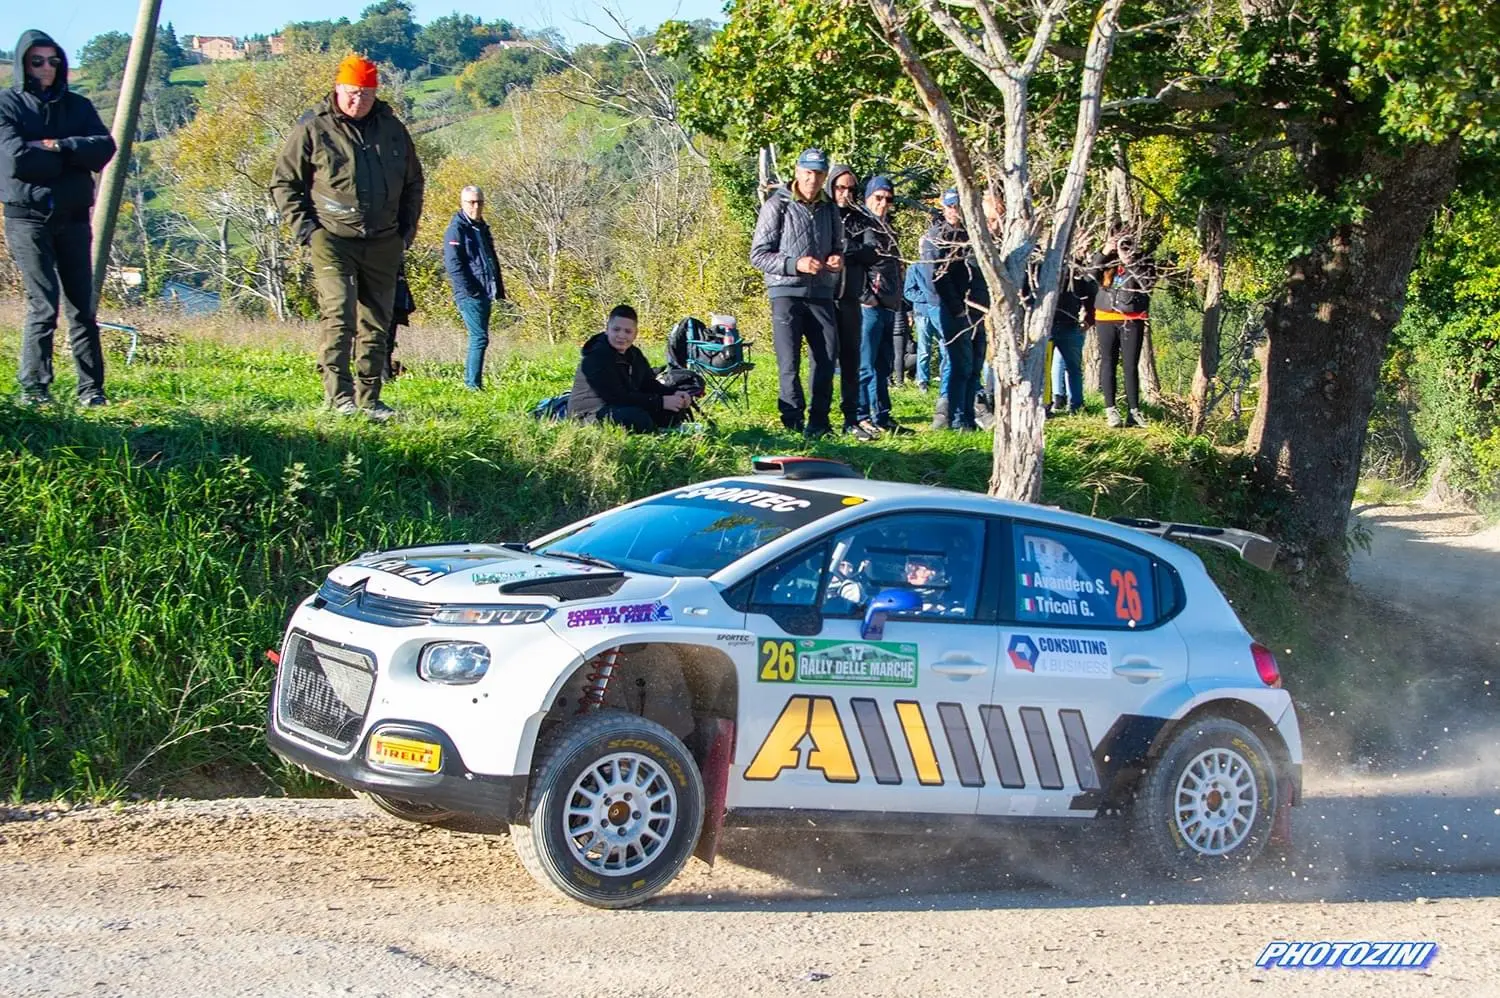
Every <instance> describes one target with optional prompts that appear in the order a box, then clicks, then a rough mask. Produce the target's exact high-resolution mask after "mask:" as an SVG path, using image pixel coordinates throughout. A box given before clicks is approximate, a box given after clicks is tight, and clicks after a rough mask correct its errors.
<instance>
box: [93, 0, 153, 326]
mask: <svg viewBox="0 0 1500 998" xmlns="http://www.w3.org/2000/svg"><path fill="white" fill-rule="evenodd" d="M160 14H161V0H141V9H140V12H139V13H138V14H137V15H136V19H135V37H134V38H132V39H131V42H130V54H129V55H128V56H127V57H126V59H125V81H124V82H123V83H122V84H121V85H120V102H119V103H118V104H116V105H115V123H114V127H113V128H111V129H110V134H112V135H113V136H114V137H115V149H116V152H115V158H114V159H112V160H110V161H109V165H108V166H106V167H105V168H104V174H103V176H102V177H101V178H100V181H99V197H98V200H97V201H96V202H95V203H94V304H95V305H97V304H98V303H99V292H100V290H101V289H102V288H103V287H104V272H105V270H107V269H108V268H109V245H110V243H111V242H113V241H114V238H115V219H116V218H118V217H119V215H120V195H121V194H122V193H123V192H124V190H125V176H126V174H128V173H129V172H130V147H131V145H132V144H133V143H134V142H135V122H136V119H137V118H138V117H140V112H141V97H142V95H143V94H145V92H146V77H147V76H148V75H149V74H150V70H151V50H152V48H154V47H155V45H156V19H157V17H158V16H159V15H160Z"/></svg>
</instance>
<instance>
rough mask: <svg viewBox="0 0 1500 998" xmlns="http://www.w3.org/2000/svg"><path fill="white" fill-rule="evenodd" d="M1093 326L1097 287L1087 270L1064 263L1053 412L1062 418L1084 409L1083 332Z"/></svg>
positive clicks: (1055, 330)
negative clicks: (1095, 290)
mask: <svg viewBox="0 0 1500 998" xmlns="http://www.w3.org/2000/svg"><path fill="white" fill-rule="evenodd" d="M1093 324H1094V283H1093V281H1091V280H1089V276H1088V273H1087V272H1086V269H1085V268H1084V267H1082V266H1080V265H1078V264H1076V263H1071V262H1068V263H1064V264H1063V272H1062V276H1061V278H1060V279H1059V284H1058V289H1057V311H1055V312H1053V313H1052V348H1053V349H1054V350H1056V351H1057V355H1056V356H1055V357H1054V359H1053V362H1052V408H1051V410H1050V411H1049V415H1053V416H1061V415H1065V414H1068V413H1074V412H1078V411H1079V410H1081V409H1082V408H1083V338H1084V332H1083V331H1084V330H1085V329H1087V328H1088V327H1089V326H1092V325H1093Z"/></svg>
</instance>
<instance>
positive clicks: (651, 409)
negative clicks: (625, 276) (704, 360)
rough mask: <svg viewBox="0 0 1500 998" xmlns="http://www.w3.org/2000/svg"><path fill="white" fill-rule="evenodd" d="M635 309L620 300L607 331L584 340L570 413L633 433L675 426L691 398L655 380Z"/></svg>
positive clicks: (574, 417) (610, 314)
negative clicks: (638, 343)
mask: <svg viewBox="0 0 1500 998" xmlns="http://www.w3.org/2000/svg"><path fill="white" fill-rule="evenodd" d="M636 322H637V319H636V314H635V309H633V308H631V307H630V306H629V305H616V306H615V308H614V311H612V312H610V313H609V323H608V325H606V326H605V329H604V332H602V333H595V334H594V335H593V336H592V337H590V338H589V341H588V342H587V343H585V344H584V345H583V350H582V357H581V358H580V359H579V361H578V373H577V374H575V375H574V376H573V394H572V396H571V397H570V398H569V399H568V415H569V416H570V417H572V418H573V419H576V420H579V421H581V422H585V423H606V422H608V423H618V424H619V425H621V426H623V427H625V428H626V429H627V430H630V431H632V432H635V433H650V432H652V431H653V430H659V429H665V428H667V427H670V426H676V425H678V424H679V423H681V422H682V421H683V420H684V419H685V418H687V414H688V411H689V409H688V407H689V406H690V405H691V404H692V401H693V397H692V396H691V395H689V394H688V393H687V392H683V391H678V390H677V389H675V388H672V387H670V386H668V385H664V384H662V383H661V382H660V381H657V380H656V375H655V374H653V373H652V371H651V365H650V364H649V363H647V362H646V355H645V354H643V353H641V351H640V350H639V348H637V347H636V345H635V336H636Z"/></svg>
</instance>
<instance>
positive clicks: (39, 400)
mask: <svg viewBox="0 0 1500 998" xmlns="http://www.w3.org/2000/svg"><path fill="white" fill-rule="evenodd" d="M21 404H22V405H29V406H43V405H51V404H52V393H51V392H49V391H47V389H45V388H27V389H24V390H23V391H22V392H21Z"/></svg>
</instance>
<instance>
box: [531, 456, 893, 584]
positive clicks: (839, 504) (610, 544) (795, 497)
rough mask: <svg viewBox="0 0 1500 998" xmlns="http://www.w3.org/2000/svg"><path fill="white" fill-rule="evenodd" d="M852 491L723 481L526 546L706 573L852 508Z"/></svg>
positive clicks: (656, 570) (663, 570)
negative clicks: (841, 491) (846, 492)
mask: <svg viewBox="0 0 1500 998" xmlns="http://www.w3.org/2000/svg"><path fill="white" fill-rule="evenodd" d="M863 502H864V500H863V499H861V498H859V497H857V496H844V495H835V494H830V493H827V492H812V491H808V490H803V489H796V488H789V487H787V486H786V485H784V484H782V482H781V481H780V480H779V479H778V480H775V481H771V482H723V483H720V484H717V485H711V486H694V487H692V488H688V489H684V490H683V491H681V492H677V493H673V494H670V495H666V496H662V497H661V498H659V499H655V500H652V501H651V502H648V503H644V504H642V505H639V506H633V507H631V508H629V509H622V510H616V511H614V512H610V513H605V514H604V515H603V516H600V517H599V518H597V519H595V520H591V521H589V522H588V523H585V524H584V525H582V526H581V527H579V528H578V529H576V530H574V531H572V532H571V533H568V534H565V535H564V536H562V537H558V538H554V539H553V540H552V541H550V542H549V543H547V544H545V545H542V546H540V547H536V548H533V550H535V551H538V552H540V553H543V554H546V553H554V554H556V553H563V554H576V555H585V556H588V557H590V558H600V559H603V560H605V561H608V562H610V563H611V564H613V565H615V566H617V567H619V568H622V569H625V570H626V571H631V572H642V573H646V574H649V575H698V576H705V575H712V574H713V573H715V572H717V571H719V570H720V569H722V568H724V567H725V566H727V565H729V564H730V563H732V562H734V561H736V560H738V559H739V558H742V557H744V556H745V555H747V554H749V553H750V552H752V551H754V550H755V549H756V548H759V547H763V546H765V545H766V544H769V543H771V542H772V541H774V540H776V539H777V538H779V537H782V536H784V535H785V534H788V533H791V532H792V531H793V530H796V529H797V528H798V527H802V526H806V525H807V524H809V523H812V522H814V521H816V520H819V519H821V518H823V517H825V516H827V515H829V514H830V513H835V512H838V511H839V510H842V509H848V508H849V507H851V506H858V505H860V504H861V503H863Z"/></svg>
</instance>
